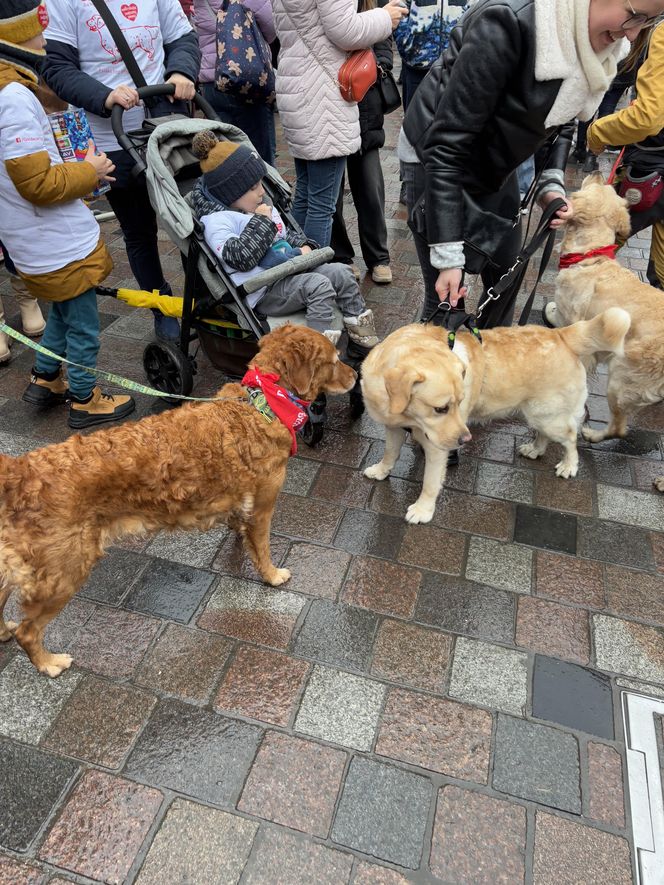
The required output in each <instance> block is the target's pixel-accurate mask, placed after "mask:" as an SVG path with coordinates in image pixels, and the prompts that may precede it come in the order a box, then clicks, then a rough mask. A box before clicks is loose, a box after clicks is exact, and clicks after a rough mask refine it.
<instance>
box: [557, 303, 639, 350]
mask: <svg viewBox="0 0 664 885" xmlns="http://www.w3.org/2000/svg"><path fill="white" fill-rule="evenodd" d="M630 323H631V318H630V315H629V314H628V313H627V311H626V310H623V309H622V308H620V307H610V308H609V309H608V310H605V311H604V312H603V313H600V314H598V315H597V316H596V317H593V319H592V320H581V321H580V322H578V323H574V324H573V325H571V326H566V327H564V328H562V329H558V331H559V332H560V334H561V336H562V338H563V340H564V342H565V344H566V345H567V346H568V347H569V348H570V350H571V351H573V352H574V353H575V354H576V355H577V356H579V357H581V358H582V359H583V358H584V357H589V356H592V355H593V354H595V353H601V352H604V353H614V354H616V355H617V356H622V355H623V353H624V343H625V335H626V334H627V332H628V331H629V326H630Z"/></svg>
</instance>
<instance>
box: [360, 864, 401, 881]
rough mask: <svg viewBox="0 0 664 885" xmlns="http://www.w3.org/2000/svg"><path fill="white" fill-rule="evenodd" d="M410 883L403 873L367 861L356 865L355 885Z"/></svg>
mask: <svg viewBox="0 0 664 885" xmlns="http://www.w3.org/2000/svg"><path fill="white" fill-rule="evenodd" d="M408 881H409V880H408V879H406V878H405V877H404V876H402V875H401V873H397V871H396V870H390V869H388V868H387V867H380V866H378V865H377V864H373V863H365V861H360V862H359V863H357V864H355V878H354V879H353V885H408Z"/></svg>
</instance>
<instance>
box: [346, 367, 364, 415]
mask: <svg viewBox="0 0 664 885" xmlns="http://www.w3.org/2000/svg"><path fill="white" fill-rule="evenodd" d="M349 399H350V417H351V418H352V419H353V421H356V420H357V419H358V418H360V417H361V416H362V415H363V414H364V398H363V396H362V388H361V387H360V380H359V378H358V380H357V381H356V382H355V387H354V388H353V389H352V390H351V392H350V394H349Z"/></svg>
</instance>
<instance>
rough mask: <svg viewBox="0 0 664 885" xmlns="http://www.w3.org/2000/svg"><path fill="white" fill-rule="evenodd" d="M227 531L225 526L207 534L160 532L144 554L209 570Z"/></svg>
mask: <svg viewBox="0 0 664 885" xmlns="http://www.w3.org/2000/svg"><path fill="white" fill-rule="evenodd" d="M229 531H230V530H229V529H228V527H227V526H225V525H219V526H215V528H213V529H210V531H208V532H197V531H189V532H180V531H178V532H160V533H159V534H158V535H157V536H156V538H154V540H152V541H151V542H150V544H149V545H148V548H147V551H146V552H147V553H149V554H150V556H157V557H160V558H161V559H168V560H170V561H171V562H179V563H180V564H181V565H188V566H191V567H192V568H209V567H210V566H211V565H212V562H213V560H214V558H215V556H216V554H217V550H218V549H219V547H220V546H221V544H222V543H223V542H224V541H225V540H226V538H227V537H228V535H229Z"/></svg>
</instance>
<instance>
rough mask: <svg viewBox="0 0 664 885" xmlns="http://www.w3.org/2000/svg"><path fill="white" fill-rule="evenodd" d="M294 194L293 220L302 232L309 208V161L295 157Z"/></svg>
mask: <svg viewBox="0 0 664 885" xmlns="http://www.w3.org/2000/svg"><path fill="white" fill-rule="evenodd" d="M294 162H295V175H296V181H295V194H294V196H293V210H292V211H293V218H294V219H295V220H296V221H297V223H298V224H299V225H300V227H301V228H302V229H303V230H304V224H305V222H306V220H307V210H308V208H309V161H308V160H301V159H300V158H299V157H295V160H294Z"/></svg>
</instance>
